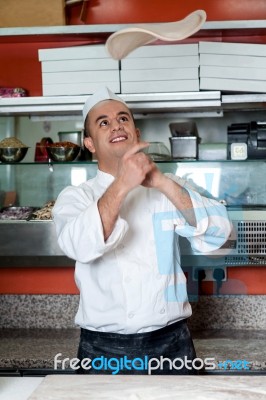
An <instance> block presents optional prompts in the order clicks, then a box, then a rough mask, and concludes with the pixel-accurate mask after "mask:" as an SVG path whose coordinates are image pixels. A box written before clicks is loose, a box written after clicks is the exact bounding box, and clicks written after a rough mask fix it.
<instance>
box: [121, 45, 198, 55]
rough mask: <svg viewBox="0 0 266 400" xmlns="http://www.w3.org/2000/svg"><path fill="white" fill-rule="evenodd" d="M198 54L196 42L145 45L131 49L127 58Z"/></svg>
mask: <svg viewBox="0 0 266 400" xmlns="http://www.w3.org/2000/svg"><path fill="white" fill-rule="evenodd" d="M197 54H199V45H198V43H196V44H163V45H146V46H141V47H139V48H137V49H135V50H133V51H132V52H131V53H129V55H128V56H127V58H139V57H173V56H195V55H197Z"/></svg>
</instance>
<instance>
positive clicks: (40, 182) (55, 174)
mask: <svg viewBox="0 0 266 400" xmlns="http://www.w3.org/2000/svg"><path fill="white" fill-rule="evenodd" d="M157 165H158V167H159V168H160V169H161V171H162V172H164V173H173V174H175V175H178V176H180V177H182V178H184V179H185V180H186V181H188V182H189V183H190V184H191V186H192V187H194V188H196V189H197V190H198V191H200V192H201V193H202V194H204V195H206V196H207V197H213V198H215V199H217V200H221V201H224V203H225V204H226V205H228V206H249V205H251V206H264V205H266V182H265V179H264V178H265V175H266V160H245V161H233V160H227V161H191V160H188V161H185V160H182V161H181V160H180V161H167V162H163V161H162V162H157ZM96 171H97V163H96V162H90V161H87V162H71V163H69V162H68V163H47V162H45V163H36V162H35V163H23V162H22V163H17V164H0V193H1V194H2V195H1V203H0V206H1V207H3V205H4V198H5V194H6V193H8V192H15V194H16V197H15V202H14V203H13V204H9V205H16V206H33V207H42V206H43V205H44V204H45V203H46V202H48V201H53V200H55V199H56V197H57V196H58V194H59V193H60V191H61V190H62V189H64V188H65V187H66V186H68V185H74V186H77V185H79V184H80V183H82V182H84V181H86V180H88V179H90V178H92V177H94V176H95V174H96Z"/></svg>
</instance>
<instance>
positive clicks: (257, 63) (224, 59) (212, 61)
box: [200, 54, 266, 68]
mask: <svg viewBox="0 0 266 400" xmlns="http://www.w3.org/2000/svg"><path fill="white" fill-rule="evenodd" d="M200 65H217V66H224V67H241V68H242V67H248V68H266V57H255V56H239V55H232V54H230V55H226V54H200Z"/></svg>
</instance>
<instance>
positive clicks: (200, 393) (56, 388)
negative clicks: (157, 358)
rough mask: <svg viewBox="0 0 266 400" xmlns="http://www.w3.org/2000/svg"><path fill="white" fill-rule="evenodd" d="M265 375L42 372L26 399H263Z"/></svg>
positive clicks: (265, 391) (265, 392)
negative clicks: (140, 374)
mask: <svg viewBox="0 0 266 400" xmlns="http://www.w3.org/2000/svg"><path fill="white" fill-rule="evenodd" d="M265 397H266V377H265V376H255V377H246V376H229V377H228V376H226V377H225V376H218V377H217V376H215V377H214V376H194V377H192V376H175V377H173V376H158V375H157V376H93V375H88V376H63V375H61V376H60V375H59V376H55V375H52V376H51V375H50V376H46V377H45V378H44V379H43V381H42V382H41V383H40V385H39V386H38V387H37V389H36V390H35V391H34V392H33V393H32V395H31V396H30V397H29V400H47V399H53V400H57V399H58V400H64V399H66V400H75V399H79V400H83V399H84V400H85V399H86V400H90V399H93V400H95V399H97V400H106V399H109V400H110V399H112V400H119V399H121V400H122V399H123V400H124V399H129V400H149V399H152V400H156V399H164V400H173V399H175V400H178V399H182V400H183V399H186V400H208V399H210V400H251V399H254V400H255V399H256V400H263V399H265Z"/></svg>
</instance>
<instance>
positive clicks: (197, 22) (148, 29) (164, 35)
mask: <svg viewBox="0 0 266 400" xmlns="http://www.w3.org/2000/svg"><path fill="white" fill-rule="evenodd" d="M206 18H207V15H206V12H205V11H204V10H196V11H193V12H192V13H191V14H189V15H187V16H186V17H185V18H184V19H182V20H179V21H175V22H166V23H160V24H154V23H152V24H138V25H137V26H133V27H129V28H125V29H121V30H119V31H117V32H114V33H113V34H112V35H111V36H109V38H108V39H107V41H106V44H105V46H106V49H107V51H108V52H109V54H110V56H111V57H112V58H114V59H115V60H121V59H122V58H125V57H126V56H127V55H128V54H129V53H131V52H132V51H133V50H135V49H137V48H138V47H140V46H143V45H145V44H148V43H152V42H155V41H156V40H158V39H160V40H162V41H165V42H175V41H179V40H183V39H185V38H187V37H189V36H191V35H193V34H194V33H196V32H197V31H198V30H199V29H200V28H201V26H202V25H203V24H204V22H205V21H206Z"/></svg>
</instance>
